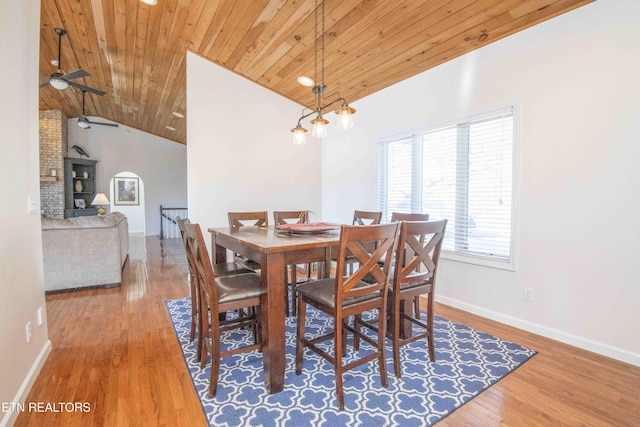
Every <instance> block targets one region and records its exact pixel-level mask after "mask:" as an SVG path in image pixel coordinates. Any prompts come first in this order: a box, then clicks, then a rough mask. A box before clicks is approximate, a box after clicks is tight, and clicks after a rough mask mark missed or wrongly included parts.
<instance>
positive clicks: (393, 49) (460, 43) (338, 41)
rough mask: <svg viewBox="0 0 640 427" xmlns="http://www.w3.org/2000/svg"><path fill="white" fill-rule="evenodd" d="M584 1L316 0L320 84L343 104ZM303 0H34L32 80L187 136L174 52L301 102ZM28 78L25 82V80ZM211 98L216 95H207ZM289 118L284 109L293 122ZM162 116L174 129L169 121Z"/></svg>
mask: <svg viewBox="0 0 640 427" xmlns="http://www.w3.org/2000/svg"><path fill="white" fill-rule="evenodd" d="M591 1H593V0H428V1H427V0H386V1H385V0H326V1H325V14H326V22H325V33H324V34H325V53H326V56H325V70H326V73H325V74H326V75H325V83H326V84H327V86H328V93H332V92H334V91H339V92H340V94H341V95H342V96H343V97H345V98H346V99H347V100H348V101H349V102H350V103H353V102H354V101H357V100H358V99H361V98H363V97H365V96H367V95H370V94H372V93H374V92H376V91H379V90H381V89H384V88H386V87H388V86H390V85H393V84H395V83H397V82H399V81H401V80H404V79H407V78H409V77H411V76H414V75H416V74H418V73H421V72H423V71H425V70H428V69H430V68H432V67H435V66H437V65H439V64H442V63H444V62H446V61H448V60H451V59H453V58H456V57H458V56H460V55H463V54H465V53H468V52H470V51H472V50H474V49H478V48H480V47H482V46H485V45H487V44H489V43H492V42H494V41H496V40H499V39H501V38H503V37H507V36H509V35H511V34H514V33H516V32H518V31H521V30H523V29H525V28H528V27H531V26H533V25H536V24H538V23H540V22H543V21H545V20H547V19H550V18H553V17H555V16H558V15H560V14H562V13H565V12H568V11H570V10H573V9H575V8H577V7H580V6H582V5H585V4H587V3H590V2H591ZM314 8H315V2H314V0H271V1H266V0H158V4H157V5H156V6H148V5H146V4H144V3H141V2H140V1H137V0H42V7H41V23H40V82H45V81H47V80H48V79H49V76H50V75H51V73H53V72H55V71H56V67H55V66H54V65H52V64H51V60H53V59H56V58H57V55H58V51H57V49H58V36H57V35H56V33H55V32H54V28H57V27H59V28H64V29H65V30H66V31H67V35H66V36H64V37H63V38H62V54H61V63H62V67H61V68H62V71H63V72H65V73H68V72H70V71H73V70H76V69H79V68H82V69H84V70H86V71H88V72H89V73H90V74H91V76H90V77H85V78H81V79H77V80H74V81H76V82H77V83H80V84H83V85H86V86H90V87H93V88H97V89H100V90H103V91H105V92H106V95H105V96H102V97H100V96H97V95H94V94H90V93H88V94H87V96H86V115H87V116H99V117H102V118H105V119H108V120H112V121H115V122H118V123H121V124H124V125H127V126H130V127H132V128H136V129H140V130H143V131H145V132H148V133H151V134H154V135H158V136H161V137H164V138H167V139H170V140H173V141H176V142H179V143H183V144H184V143H186V123H185V120H186V119H180V118H178V117H175V116H174V115H173V112H174V111H175V112H178V113H181V114H184V115H187V112H186V111H185V108H186V66H185V63H186V61H185V54H186V52H187V50H190V51H192V52H194V53H196V54H198V55H200V56H202V57H203V58H206V59H208V60H210V61H212V62H214V63H216V64H218V65H220V66H222V67H225V68H227V69H229V70H231V71H233V72H234V73H236V74H238V75H240V76H243V77H246V78H247V79H249V80H251V81H254V82H255V83H257V84H259V85H261V86H263V87H265V88H268V89H270V90H272V91H274V92H276V93H279V94H281V95H282V96H284V97H286V98H288V99H291V100H293V101H295V102H297V103H299V104H301V105H302V106H312V105H313V103H314V97H313V94H312V93H311V90H310V89H309V88H306V87H303V86H301V85H299V84H298V83H297V82H296V77H298V76H299V75H307V76H310V77H314V76H315V72H314V69H315V67H314V46H315V40H316V33H315V18H314ZM34 84H35V83H34ZM216 102H224V100H217V101H216ZM40 109H41V110H48V109H60V110H62V111H63V112H64V113H65V114H66V115H67V116H68V117H70V118H71V117H77V116H78V115H80V114H81V112H82V93H81V92H80V91H79V90H77V89H75V88H73V87H70V88H68V89H65V90H63V91H58V90H56V89H54V88H52V87H51V86H48V87H45V88H43V89H40ZM296 120H297V117H292V118H291V123H292V127H293V126H294V125H295V122H296ZM167 126H172V127H174V128H175V129H176V130H175V131H173V130H169V129H167Z"/></svg>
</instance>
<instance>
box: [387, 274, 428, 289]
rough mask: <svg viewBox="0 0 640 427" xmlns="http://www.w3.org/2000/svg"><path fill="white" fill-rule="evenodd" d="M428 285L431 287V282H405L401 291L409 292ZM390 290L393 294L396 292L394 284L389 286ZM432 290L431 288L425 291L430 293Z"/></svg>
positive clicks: (401, 284) (401, 285) (401, 286)
mask: <svg viewBox="0 0 640 427" xmlns="http://www.w3.org/2000/svg"><path fill="white" fill-rule="evenodd" d="M409 277H410V276H409ZM428 285H431V280H419V281H416V282H403V283H400V290H401V291H406V290H409V289H413V288H421V287H424V286H428ZM389 290H390V291H391V292H393V291H394V290H395V287H394V286H393V283H390V284H389ZM430 290H431V288H429V289H425V290H424V291H425V292H429V291H430Z"/></svg>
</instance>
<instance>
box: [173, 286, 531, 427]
mask: <svg viewBox="0 0 640 427" xmlns="http://www.w3.org/2000/svg"><path fill="white" fill-rule="evenodd" d="M166 305H167V308H168V310H169V314H170V316H171V321H172V322H173V326H174V328H175V331H176V335H177V337H178V341H179V343H180V347H181V348H182V351H183V354H184V358H185V361H186V363H187V366H188V368H189V371H190V373H191V378H192V379H193V384H194V386H195V389H196V392H197V393H198V397H199V398H200V402H201V403H202V408H203V410H204V413H205V415H206V418H207V420H208V421H209V424H210V425H211V426H309V425H314V426H343V425H349V426H403V427H406V426H429V425H432V424H434V423H436V422H438V421H440V420H441V419H443V418H444V417H446V416H447V415H449V414H450V413H451V412H453V411H454V410H456V409H457V408H459V407H460V406H462V405H463V404H465V403H466V402H468V401H469V400H471V399H472V398H473V397H475V396H477V395H478V394H479V393H481V392H482V391H483V390H485V389H486V388H488V387H490V386H491V385H493V384H495V383H496V382H497V381H499V380H500V379H502V378H503V377H505V376H506V375H507V374H509V373H510V372H512V371H513V370H514V369H516V368H518V367H519V366H520V365H522V364H523V363H524V362H526V361H527V360H528V359H529V358H531V357H532V356H533V355H535V354H536V352H535V351H532V350H529V349H527V348H524V347H522V346H520V345H517V344H513V343H511V342H508V341H504V340H501V339H498V338H496V337H493V336H491V335H488V334H485V333H483V332H479V331H477V330H474V329H471V328H469V327H467V326H464V325H460V324H457V323H454V322H451V321H449V320H447V319H444V318H441V317H436V319H435V322H434V328H435V333H434V335H435V339H436V362H435V363H431V362H429V355H428V352H427V346H426V342H425V341H422V340H421V341H417V342H413V343H411V344H409V345H407V346H404V347H402V350H401V357H402V359H403V360H402V363H403V365H402V367H403V371H402V378H400V379H398V378H396V377H395V376H394V375H393V357H392V354H391V345H390V341H387V344H388V345H387V355H388V359H387V360H388V362H387V369H388V371H389V386H388V387H387V388H384V387H382V385H381V384H380V376H379V375H378V364H377V362H371V363H367V364H365V365H363V366H361V367H359V368H356V369H354V370H352V371H349V372H347V373H345V374H344V393H345V410H344V411H338V408H337V398H336V395H335V382H334V378H335V376H334V372H333V366H331V364H330V363H329V362H327V361H325V360H324V359H322V358H321V357H319V356H317V355H316V354H315V353H313V352H311V351H309V350H306V351H305V355H304V361H303V365H302V374H301V375H296V374H295V372H294V369H295V368H294V363H295V331H296V324H295V317H289V318H287V320H286V358H287V359H286V368H285V369H286V372H285V385H284V391H282V392H280V393H276V394H273V395H269V394H267V392H266V390H265V387H264V385H263V380H262V358H261V354H260V353H258V352H257V351H254V352H250V353H244V354H240V355H236V356H232V357H228V358H225V359H223V360H222V362H221V367H220V380H219V382H218V391H217V395H216V397H214V398H212V399H210V398H208V397H207V389H208V384H209V370H210V368H209V366H210V363H207V366H206V367H205V369H202V370H201V369H200V365H199V363H198V362H196V341H195V340H194V342H191V343H190V342H189V328H190V325H191V316H190V313H191V300H190V299H189V298H184V299H178V300H171V301H166ZM307 311H308V313H307V316H308V319H307V322H308V323H307V331H308V333H309V334H315V333H317V332H318V331H319V330H320V329H325V328H332V326H331V320H330V319H329V318H327V317H326V316H324V315H323V314H322V313H320V312H318V311H316V310H315V309H313V307H308V310H307ZM229 333H230V334H233V337H229V338H227V339H228V340H231V341H234V342H235V341H236V340H238V339H247V340H249V339H250V335H249V332H248V331H247V333H246V335H245V336H243V332H242V331H240V332H238V331H235V332H229ZM224 340H225V338H224V336H223V341H224ZM363 347H364V348H366V347H368V346H367V345H366V344H364V345H363ZM352 352H353V347H352V346H349V347H348V352H347V354H349V353H352Z"/></svg>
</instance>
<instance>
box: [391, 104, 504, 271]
mask: <svg viewBox="0 0 640 427" xmlns="http://www.w3.org/2000/svg"><path fill="white" fill-rule="evenodd" d="M513 121H514V115H513V109H512V108H508V109H504V110H500V111H494V112H492V113H490V114H485V115H483V116H477V117H474V118H472V119H470V120H466V121H464V122H461V123H457V124H455V125H451V126H446V127H442V128H436V129H429V130H425V131H420V132H414V133H412V134H410V135H403V136H401V137H398V138H394V139H392V140H387V141H381V142H380V143H379V145H378V154H379V156H378V159H379V161H378V208H379V209H380V210H382V212H383V215H384V218H386V219H387V220H389V219H390V217H391V213H392V212H423V213H428V214H429V215H430V218H434V219H435V218H447V220H448V223H447V232H446V235H445V240H444V244H443V250H445V251H448V252H453V253H457V254H462V255H471V256H474V257H481V258H488V259H492V260H499V261H505V262H510V260H511V258H512V253H511V251H512V249H511V246H512V245H511V240H512V225H513V220H512V211H513V209H512V201H513V188H514V186H513V175H514V170H513V155H514V154H513V153H514V149H513V148H514V130H513V129H514V123H513Z"/></svg>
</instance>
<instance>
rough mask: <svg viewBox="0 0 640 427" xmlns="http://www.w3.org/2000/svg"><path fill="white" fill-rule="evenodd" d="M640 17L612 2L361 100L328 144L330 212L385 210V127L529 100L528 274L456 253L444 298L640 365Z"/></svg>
mask: <svg viewBox="0 0 640 427" xmlns="http://www.w3.org/2000/svg"><path fill="white" fill-rule="evenodd" d="M638 16H640V2H637V1H635V0H600V1H598V2H594V3H592V4H589V5H587V6H584V7H581V8H579V9H577V10H575V11H572V12H570V13H567V14H565V15H562V16H559V17H557V18H555V19H552V20H550V21H548V22H545V23H543V24H540V25H537V26H535V27H533V28H531V29H528V30H526V31H524V32H521V33H518V34H516V35H513V36H511V37H509V38H507V39H504V40H501V41H498V42H496V43H494V44H490V45H488V46H486V47H484V48H482V49H480V50H478V51H476V52H473V53H470V54H468V55H465V56H463V57H460V58H458V59H455V60H453V61H451V62H449V63H447V64H444V65H442V66H440V67H437V68H436V69H433V70H430V71H427V72H425V73H423V74H421V75H419V76H416V77H414V78H412V79H409V80H406V81H404V82H402V83H400V84H397V85H395V86H393V87H391V88H389V89H387V90H384V91H381V92H379V93H377V94H374V95H371V96H369V97H367V98H365V99H363V100H361V101H360V102H359V103H358V106H357V107H356V108H358V114H357V115H356V119H357V122H356V124H355V128H357V129H358V133H354V134H352V135H353V136H352V137H351V138H350V139H349V140H343V139H336V138H332V137H329V138H328V140H327V141H326V143H325V145H324V151H323V181H322V185H323V200H322V202H323V212H324V214H325V216H326V217H327V218H336V219H342V220H345V219H347V220H348V218H349V216H348V215H349V213H350V212H352V210H353V209H354V208H367V209H374V208H375V197H376V185H375V176H376V153H375V146H376V141H377V140H378V138H380V137H381V136H383V135H385V134H388V133H393V132H398V131H402V130H406V129H411V128H415V127H418V126H427V125H433V124H441V123H444V122H448V121H450V120H453V119H457V118H464V117H465V116H468V115H470V114H473V113H475V112H480V111H484V110H486V109H489V108H492V107H495V106H497V105H500V104H503V103H507V102H517V103H519V106H520V115H519V126H520V127H519V132H520V134H519V144H520V146H519V149H520V153H519V159H518V160H519V163H520V173H519V176H518V182H519V189H520V193H519V203H518V205H517V207H518V213H519V218H518V222H517V235H518V239H519V240H518V248H517V251H518V265H517V271H516V272H508V271H502V270H497V269H491V268H484V267H479V266H474V265H469V264H463V263H456V262H453V261H444V262H443V263H442V267H441V270H440V276H439V283H438V295H439V299H440V300H441V301H443V302H445V303H448V304H451V305H455V306H458V307H461V308H463V309H465V310H468V311H472V312H476V313H479V314H481V315H484V316H486V317H490V318H494V319H497V320H499V321H503V322H505V323H509V324H512V325H515V326H518V327H522V328H524V329H527V330H531V331H534V332H537V333H541V334H543V335H547V336H550V337H552V338H556V339H560V340H562V341H565V342H568V343H570V344H573V345H577V346H580V347H583V348H587V349H590V350H593V351H596V352H599V353H602V354H605V355H608V356H611V357H614V358H618V359H620V360H624V361H628V362H631V363H633V364H636V365H640V339H638V332H637V325H638V324H639V323H640V286H638V277H639V275H638V265H639V260H640V249H638V248H639V247H640V245H639V244H638V242H639V241H640V226H639V225H638V219H639V218H640V200H638V198H637V197H636V194H637V189H636V187H637V186H638V185H639V184H640V167H638V159H640V119H639V117H640V79H638V76H639V75H640V44H639V43H638V40H640V25H638V20H637V18H638ZM392 113H395V114H392ZM355 128H354V129H355ZM346 153H365V155H364V156H363V158H362V161H360V162H358V170H357V172H356V171H354V170H353V167H354V164H355V160H354V157H353V156H345V154H346ZM345 182H346V183H349V184H348V185H349V187H348V188H346V189H345ZM525 287H530V288H532V289H533V297H534V301H533V302H525V301H523V298H522V296H523V290H524V288H525Z"/></svg>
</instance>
